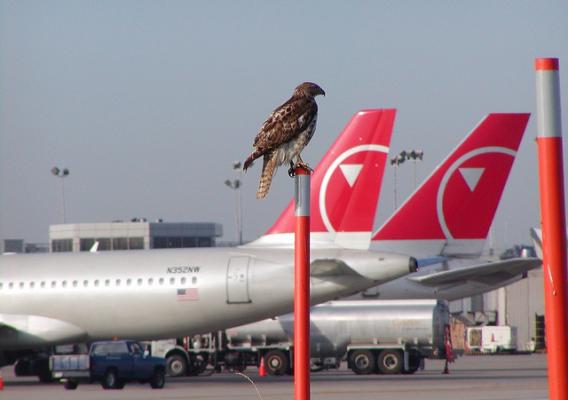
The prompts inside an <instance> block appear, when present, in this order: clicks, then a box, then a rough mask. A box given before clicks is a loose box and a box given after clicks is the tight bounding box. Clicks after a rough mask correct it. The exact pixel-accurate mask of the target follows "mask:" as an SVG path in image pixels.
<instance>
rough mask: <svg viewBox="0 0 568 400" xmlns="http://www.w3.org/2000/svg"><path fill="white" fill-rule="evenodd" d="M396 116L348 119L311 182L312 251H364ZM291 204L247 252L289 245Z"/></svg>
mask: <svg viewBox="0 0 568 400" xmlns="http://www.w3.org/2000/svg"><path fill="white" fill-rule="evenodd" d="M395 115H396V110H393V109H386V110H376V109H375V110H363V111H359V112H358V113H357V114H355V115H354V116H353V118H351V120H350V121H349V123H348V124H347V125H346V126H345V128H344V130H343V132H342V133H341V135H339V137H338V138H337V140H336V141H335V143H334V144H333V145H332V146H331V148H330V150H329V151H328V152H327V154H326V155H325V156H324V158H323V159H322V161H321V162H320V164H319V165H318V166H317V168H316V169H315V171H314V173H313V175H312V177H311V198H310V200H311V203H310V213H311V224H310V231H311V243H312V246H314V245H315V246H317V245H318V244H321V245H323V246H329V245H339V246H342V247H350V248H362V247H364V248H368V247H369V244H370V240H371V235H372V229H373V221H374V218H375V213H376V210H377V203H378V198H379V193H380V190H381V184H382V179H383V174H384V170H385V165H386V160H387V157H388V151H389V145H390V139H391V135H392V129H393V125H394V119H395ZM293 232H294V200H293V199H292V201H290V203H289V205H288V207H286V209H285V210H284V212H283V213H282V214H281V215H280V217H279V218H278V219H277V220H276V222H275V223H274V225H272V227H271V228H270V229H269V230H268V231H267V232H266V234H265V235H264V236H262V237H261V238H260V239H258V240H256V241H254V242H252V243H250V244H249V245H251V246H263V245H271V246H274V245H282V246H291V245H292V244H293Z"/></svg>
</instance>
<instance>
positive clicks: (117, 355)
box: [49, 340, 166, 389]
mask: <svg viewBox="0 0 568 400" xmlns="http://www.w3.org/2000/svg"><path fill="white" fill-rule="evenodd" d="M49 365H50V368H51V373H52V375H53V377H54V378H55V379H59V380H61V381H63V382H64V383H65V388H66V389H76V388H77V385H78V384H79V382H81V381H84V382H101V385H102V386H103V388H105V389H122V388H123V387H124V385H125V383H126V382H129V381H136V382H141V383H150V386H151V387H152V388H153V389H161V388H163V387H164V384H165V381H166V378H165V376H166V362H165V359H163V358H159V357H151V356H149V353H148V352H147V351H144V347H143V346H142V345H141V344H140V343H138V342H135V341H132V340H115V341H107V342H95V343H93V344H92V345H91V349H90V351H89V354H73V355H55V356H51V357H50V360H49Z"/></svg>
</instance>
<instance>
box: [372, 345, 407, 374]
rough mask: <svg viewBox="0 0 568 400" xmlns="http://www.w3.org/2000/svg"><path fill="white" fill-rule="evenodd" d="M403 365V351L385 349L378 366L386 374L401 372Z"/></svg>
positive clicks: (381, 353)
mask: <svg viewBox="0 0 568 400" xmlns="http://www.w3.org/2000/svg"><path fill="white" fill-rule="evenodd" d="M402 367H403V359H402V353H401V352H400V351H398V350H383V351H381V352H380V353H379V358H378V359H377V368H379V371H380V372H382V373H383V374H386V375H394V374H400V372H401V371H402Z"/></svg>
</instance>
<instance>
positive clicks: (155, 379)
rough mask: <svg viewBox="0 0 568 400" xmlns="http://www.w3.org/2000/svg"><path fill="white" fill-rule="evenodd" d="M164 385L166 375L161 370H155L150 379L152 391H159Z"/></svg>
mask: <svg viewBox="0 0 568 400" xmlns="http://www.w3.org/2000/svg"><path fill="white" fill-rule="evenodd" d="M165 384H166V374H165V373H164V370H163V369H160V368H157V369H155V370H154V373H153V374H152V378H150V386H151V387H152V389H161V388H163V387H164V385H165Z"/></svg>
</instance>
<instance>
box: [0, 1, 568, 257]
mask: <svg viewBox="0 0 568 400" xmlns="http://www.w3.org/2000/svg"><path fill="white" fill-rule="evenodd" d="M543 56H546V57H549V56H553V57H559V58H560V65H561V84H562V86H563V91H562V96H563V100H564V106H563V110H564V115H563V120H564V121H565V124H564V125H565V129H564V133H565V135H568V129H567V128H566V121H568V120H567V118H566V112H565V110H566V107H567V105H568V93H567V90H566V88H568V74H566V71H568V3H567V2H566V1H533V0H531V1H522V0H515V1H475V2H465V1H464V2H459V1H349V2H346V1H317V2H309V3H307V2H306V3H304V2H301V3H300V2H284V1H281V2H268V1H225V2H221V1H138V0H133V1H110V0H107V1H104V0H101V1H40V0H38V1H25V0H24V1H6V0H0V167H1V171H0V238H25V239H26V240H27V241H30V242H33V241H39V242H46V241H47V236H48V226H49V225H50V224H54V223H60V222H62V212H61V190H60V182H59V181H58V180H57V179H56V178H55V177H53V176H52V175H51V174H50V169H51V168H52V167H53V166H54V165H57V166H60V167H67V168H69V169H70V170H71V175H70V176H69V177H68V178H66V181H65V189H66V203H67V221H68V222H105V221H110V220H114V219H129V218H131V217H135V216H138V217H147V218H149V219H157V218H163V219H164V220H166V221H213V222H218V223H222V224H223V225H224V229H225V237H224V239H226V240H233V239H234V238H235V233H234V217H233V213H234V197H233V193H231V191H230V190H229V189H228V188H227V187H225V185H224V184H223V182H224V180H225V179H227V178H231V177H233V171H232V169H231V164H232V162H233V161H235V160H242V159H243V158H244V157H245V156H246V155H247V154H248V152H249V151H250V149H251V144H252V140H253V138H254V136H255V134H256V132H257V130H258V128H259V126H260V125H261V123H262V122H263V121H264V119H265V118H266V116H267V114H268V113H269V112H270V111H271V110H272V109H273V108H274V107H275V106H277V105H278V104H280V103H281V102H283V101H284V100H286V99H287V98H288V97H289V95H290V93H291V91H292V89H293V88H294V86H296V84H298V83H299V82H302V81H306V80H310V81H314V82H317V83H318V84H320V85H321V86H322V87H323V88H324V89H325V91H326V93H327V97H325V98H320V99H321V100H318V101H319V104H320V107H319V108H320V114H319V120H318V129H317V132H316V136H315V137H314V139H313V141H312V143H311V144H310V146H309V147H308V148H307V149H306V151H305V153H304V155H305V157H304V159H306V160H309V162H311V163H312V164H314V165H315V164H316V163H317V161H319V159H320V158H321V156H322V155H323V154H324V153H325V151H326V150H327V147H328V146H329V144H330V143H331V142H332V141H333V140H334V138H335V136H336V135H337V134H338V133H339V132H340V131H341V129H342V127H343V126H344V124H345V123H346V122H347V120H348V119H349V117H350V116H351V115H352V114H353V113H354V112H356V111H357V110H358V109H361V108H371V107H395V108H397V109H398V116H397V121H396V125H395V132H394V136H393V140H392V146H391V150H392V152H393V153H397V152H399V151H401V150H403V149H409V148H422V149H424V152H425V159H424V162H422V163H421V164H419V165H418V168H417V171H418V179H419V180H421V178H424V177H426V176H427V175H428V174H429V173H430V171H431V170H432V169H433V168H434V167H435V166H436V165H437V163H438V162H439V161H440V160H441V159H442V158H443V157H445V155H446V154H447V153H448V152H449V151H450V150H451V149H452V148H453V147H454V146H455V145H456V144H457V143H458V142H459V141H461V139H462V138H463V137H464V136H465V135H466V133H467V132H469V131H470V130H471V129H472V128H473V126H474V125H475V124H476V123H477V122H478V121H479V120H480V119H481V118H482V117H483V116H484V115H485V114H487V113H489V112H531V113H534V110H535V74H534V68H533V62H534V58H535V57H543ZM535 122H536V121H535V115H534V114H533V116H532V117H531V121H530V123H529V126H528V129H527V133H526V135H525V138H524V140H523V143H522V145H521V149H520V152H519V155H518V158H517V161H516V163H515V165H514V167H513V171H512V175H511V178H510V182H509V185H508V187H507V189H506V191H505V193H504V196H503V200H502V204H501V206H500V208H499V210H498V214H497V217H496V221H495V223H494V228H495V229H494V238H495V241H496V243H497V244H498V245H500V246H502V245H504V244H510V243H518V242H527V241H528V228H529V227H530V226H535V225H537V224H538V223H539V213H538V193H537V177H536V175H537V174H536V146H535V144H534V140H533V139H534V137H535V136H536V123H535ZM258 174H259V168H258V166H256V167H255V168H254V169H253V170H252V171H251V172H250V173H248V174H247V175H246V176H245V177H244V187H243V193H242V194H243V207H244V230H245V238H247V239H252V238H255V237H257V236H258V235H260V234H262V233H263V232H264V230H266V229H267V228H268V227H269V226H270V224H271V223H272V221H273V220H274V219H275V218H276V217H277V216H278V214H279V213H280V211H281V210H282V208H283V207H284V206H285V204H286V203H287V202H288V201H289V199H290V196H291V191H292V186H291V183H290V179H289V178H288V177H287V175H286V174H285V171H279V173H278V176H277V177H276V180H275V183H274V184H273V187H272V189H271V192H270V195H269V198H268V200H267V201H263V202H259V201H257V200H256V199H255V196H254V193H255V190H256V186H257V182H258ZM412 186H413V183H412V167H411V165H408V166H406V165H404V166H402V167H401V168H400V170H399V190H400V192H401V195H400V198H401V199H402V198H404V197H405V196H406V195H407V194H409V192H410V190H411V189H412ZM392 187H393V185H392V171H391V169H390V168H389V169H387V171H386V178H385V182H384V187H383V192H382V196H381V201H380V206H379V212H378V215H377V221H376V226H379V225H380V223H381V222H382V221H383V220H384V219H385V218H386V217H387V216H388V215H389V213H390V212H391V211H392V207H393V204H392V191H393V189H392Z"/></svg>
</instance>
